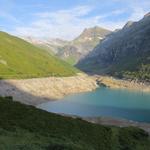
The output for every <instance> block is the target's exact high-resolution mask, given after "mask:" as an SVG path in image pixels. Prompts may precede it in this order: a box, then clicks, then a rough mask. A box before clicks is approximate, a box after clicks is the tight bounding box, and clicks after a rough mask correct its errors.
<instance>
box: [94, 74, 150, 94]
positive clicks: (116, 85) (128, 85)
mask: <svg viewBox="0 0 150 150" xmlns="http://www.w3.org/2000/svg"><path fill="white" fill-rule="evenodd" d="M94 77H95V78H96V81H97V83H98V84H99V85H104V86H106V87H109V88H112V89H128V90H133V91H141V92H148V93H149V92H150V83H143V82H139V81H135V80H125V79H117V78H114V77H111V76H98V75H95V76H94Z"/></svg>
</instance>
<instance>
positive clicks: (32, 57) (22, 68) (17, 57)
mask: <svg viewBox="0 0 150 150" xmlns="http://www.w3.org/2000/svg"><path fill="white" fill-rule="evenodd" d="M76 72H77V70H76V69H75V68H73V67H71V66H69V65H68V64H67V63H65V62H63V61H61V60H59V59H58V58H56V57H54V56H52V55H50V54H49V53H47V52H46V51H44V50H42V49H40V48H37V47H35V46H33V45H32V44H30V43H28V42H26V41H24V40H22V39H20V38H17V37H14V36H11V35H9V34H7V33H4V32H0V78H31V77H45V76H71V75H74V74H75V73H76Z"/></svg>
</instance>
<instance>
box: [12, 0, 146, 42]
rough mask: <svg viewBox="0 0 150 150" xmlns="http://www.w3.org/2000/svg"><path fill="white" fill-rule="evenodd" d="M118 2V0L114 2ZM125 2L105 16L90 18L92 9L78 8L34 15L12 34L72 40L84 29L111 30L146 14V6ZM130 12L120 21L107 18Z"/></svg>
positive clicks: (134, 1) (88, 7) (134, 0)
mask: <svg viewBox="0 0 150 150" xmlns="http://www.w3.org/2000/svg"><path fill="white" fill-rule="evenodd" d="M114 1H119V0H114ZM136 1H138V0H133V1H132V2H131V1H129V0H127V1H126V2H127V3H128V6H127V8H124V9H121V10H114V11H112V12H107V13H105V14H100V15H95V16H90V15H89V14H92V12H93V11H94V7H90V6H78V7H74V8H72V9H67V10H58V11H55V12H40V13H37V14H34V16H35V21H34V22H32V23H31V24H29V25H25V26H18V27H16V29H15V30H14V31H13V34H17V35H19V36H34V37H38V38H63V39H68V40H70V39H73V38H75V37H76V36H78V35H79V34H80V33H81V32H82V30H83V29H84V28H88V27H93V26H95V25H99V26H102V27H105V28H108V29H111V30H114V29H116V28H121V27H122V26H123V25H124V24H125V23H126V22H127V21H128V20H139V19H141V18H142V17H143V15H144V14H145V13H146V10H145V9H144V8H145V7H146V5H147V3H146V4H144V3H143V4H142V5H140V3H136ZM127 11H131V15H130V16H129V17H128V18H126V19H124V20H122V21H116V20H115V21H113V20H112V21H109V19H107V18H108V17H110V16H112V15H116V16H117V15H121V14H124V13H126V12H127Z"/></svg>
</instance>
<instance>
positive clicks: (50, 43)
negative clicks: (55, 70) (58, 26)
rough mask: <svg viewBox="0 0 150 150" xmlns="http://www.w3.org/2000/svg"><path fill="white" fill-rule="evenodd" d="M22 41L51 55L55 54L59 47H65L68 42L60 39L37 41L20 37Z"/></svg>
mask: <svg viewBox="0 0 150 150" xmlns="http://www.w3.org/2000/svg"><path fill="white" fill-rule="evenodd" d="M22 38H23V39H24V40H26V41H28V42H30V43H32V44H34V45H35V46H38V47H40V48H43V49H45V50H47V51H48V52H50V53H51V54H54V55H55V54H57V53H58V52H59V50H60V48H61V47H63V46H65V45H67V44H68V43H69V42H68V41H65V40H61V39H58V38H56V39H38V38H35V37H22Z"/></svg>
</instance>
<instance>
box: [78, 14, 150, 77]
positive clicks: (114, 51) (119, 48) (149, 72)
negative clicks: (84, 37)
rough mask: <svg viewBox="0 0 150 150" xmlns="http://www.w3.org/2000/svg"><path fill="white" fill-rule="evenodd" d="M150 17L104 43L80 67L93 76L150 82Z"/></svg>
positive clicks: (116, 33) (105, 40) (81, 62)
mask: <svg viewBox="0 0 150 150" xmlns="http://www.w3.org/2000/svg"><path fill="white" fill-rule="evenodd" d="M149 24H150V15H146V16H145V17H143V19H141V20H140V21H138V22H135V23H133V22H132V23H131V22H130V23H129V22H128V23H127V24H126V25H125V26H124V27H123V28H122V29H121V30H118V31H116V32H113V33H112V34H110V36H108V37H107V38H106V39H104V40H103V41H102V42H101V43H100V44H98V45H97V46H96V48H95V49H94V50H93V51H92V52H91V53H90V54H89V55H88V56H87V57H86V58H85V59H83V60H81V61H80V62H79V63H78V64H77V67H78V68H80V69H82V70H84V71H86V72H91V73H98V74H101V73H103V74H109V75H115V76H117V77H125V78H135V79H141V80H142V79H144V80H149V79H150V65H149V64H150V59H149V58H150V49H149V47H150V26H149Z"/></svg>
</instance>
